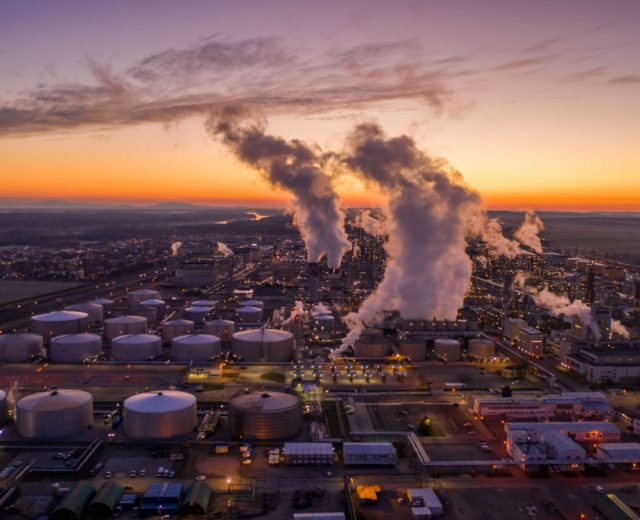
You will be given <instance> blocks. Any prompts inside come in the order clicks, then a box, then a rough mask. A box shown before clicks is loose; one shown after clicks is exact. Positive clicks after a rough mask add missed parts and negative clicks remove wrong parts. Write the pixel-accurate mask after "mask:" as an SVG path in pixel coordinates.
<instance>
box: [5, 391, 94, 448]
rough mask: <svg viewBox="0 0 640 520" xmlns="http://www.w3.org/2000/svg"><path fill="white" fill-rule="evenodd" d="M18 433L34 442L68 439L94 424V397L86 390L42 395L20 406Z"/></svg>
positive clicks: (33, 396) (21, 402)
mask: <svg viewBox="0 0 640 520" xmlns="http://www.w3.org/2000/svg"><path fill="white" fill-rule="evenodd" d="M16 422H17V424H18V433H19V434H20V435H22V436H23V437H28V438H30V439H41V440H47V439H68V438H69V437H73V436H74V435H78V434H81V433H83V432H86V431H87V429H88V427H90V426H92V425H93V397H92V396H91V394H90V393H88V392H84V391H82V390H53V391H50V392H39V393H37V394H31V395H28V396H26V397H23V398H22V399H20V400H19V401H18V403H17V405H16Z"/></svg>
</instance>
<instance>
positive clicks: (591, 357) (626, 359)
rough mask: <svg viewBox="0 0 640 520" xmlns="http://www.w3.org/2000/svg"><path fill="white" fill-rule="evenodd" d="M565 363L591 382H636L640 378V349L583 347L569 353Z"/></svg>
mask: <svg viewBox="0 0 640 520" xmlns="http://www.w3.org/2000/svg"><path fill="white" fill-rule="evenodd" d="M565 364H566V366H567V368H568V369H569V370H571V371H573V372H576V373H578V374H580V375H582V376H583V377H584V378H585V379H586V380H587V381H589V382H590V383H606V382H607V381H611V382H613V383H625V382H629V383H634V382H637V381H638V380H639V379H640V351H639V350H635V349H607V350H587V349H581V350H580V351H579V352H578V353H577V354H570V355H568V356H567V357H566V360H565Z"/></svg>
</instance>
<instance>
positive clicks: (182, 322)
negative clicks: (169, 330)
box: [163, 319, 194, 327]
mask: <svg viewBox="0 0 640 520" xmlns="http://www.w3.org/2000/svg"><path fill="white" fill-rule="evenodd" d="M163 325H187V326H190V327H193V325H194V323H193V321H192V320H184V319H177V320H169V321H165V322H164V323H163Z"/></svg>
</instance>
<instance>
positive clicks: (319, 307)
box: [311, 302, 331, 317]
mask: <svg viewBox="0 0 640 520" xmlns="http://www.w3.org/2000/svg"><path fill="white" fill-rule="evenodd" d="M311 314H313V316H314V317H317V316H321V315H323V314H331V307H329V306H328V305H327V304H326V303H322V302H320V303H316V304H315V305H314V306H313V307H312V308H311Z"/></svg>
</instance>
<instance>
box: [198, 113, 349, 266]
mask: <svg viewBox="0 0 640 520" xmlns="http://www.w3.org/2000/svg"><path fill="white" fill-rule="evenodd" d="M243 118H244V114H243V113H242V111H241V110H239V109H235V108H229V109H227V110H223V111H222V112H220V113H213V114H212V115H211V116H210V117H209V119H208V120H207V129H208V130H209V131H210V132H211V133H212V134H213V135H214V136H221V137H222V139H223V141H224V142H225V143H226V144H227V145H228V146H230V147H231V149H232V150H233V151H234V152H235V154H236V155H237V157H238V158H239V159H240V160H242V161H243V162H245V163H246V164H248V165H249V166H252V167H254V168H257V169H258V170H260V171H261V172H262V173H263V174H264V175H265V177H266V178H267V180H268V181H269V182H270V183H271V184H273V185H274V186H276V187H278V188H281V189H284V190H286V191H288V192H289V193H291V194H292V195H293V219H294V222H295V224H296V226H297V227H298V229H299V230H300V233H301V234H302V238H303V239H304V242H305V245H306V248H307V259H308V261H309V262H319V261H320V260H321V259H322V257H323V256H324V255H327V263H328V265H329V267H330V268H338V267H340V263H341V262H342V257H343V256H344V254H345V253H346V252H347V251H349V249H350V248H351V244H350V242H349V240H348V239H347V235H346V233H345V231H344V214H343V212H342V211H341V210H340V209H339V207H338V195H337V194H336V192H335V190H334V187H333V181H332V179H331V177H330V176H329V175H328V174H327V173H325V171H324V169H323V168H324V166H325V165H324V162H325V157H324V156H323V155H322V153H320V151H319V150H316V149H315V148H312V147H311V146H309V145H307V144H305V143H303V142H301V141H299V140H292V141H286V140H284V139H282V138H280V137H274V136H271V135H267V134H266V133H265V125H264V123H261V122H253V123H248V124H243Z"/></svg>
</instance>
